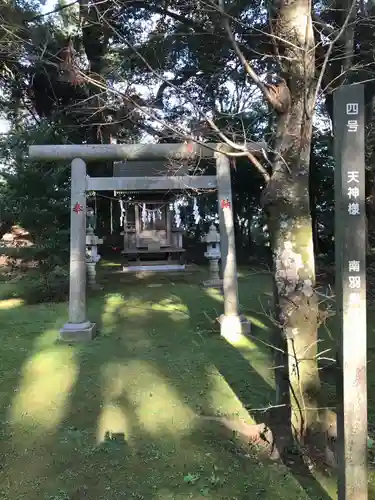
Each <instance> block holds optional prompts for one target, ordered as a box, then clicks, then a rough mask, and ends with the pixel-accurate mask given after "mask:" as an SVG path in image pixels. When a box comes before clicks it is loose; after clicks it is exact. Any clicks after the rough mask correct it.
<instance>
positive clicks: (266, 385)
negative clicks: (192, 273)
mask: <svg viewBox="0 0 375 500" xmlns="http://www.w3.org/2000/svg"><path fill="white" fill-rule="evenodd" d="M248 293H249V292H248ZM258 293H259V290H256V291H255V297H256V296H257V295H258ZM184 299H185V301H186V303H187V305H188V307H189V304H188V297H185V298H184ZM250 319H251V321H252V331H251V340H250V341H249V342H246V340H244V341H243V342H242V347H241V345H240V346H237V347H234V346H232V345H231V344H230V342H228V341H227V340H225V339H223V338H222V337H220V336H218V335H215V336H214V337H213V338H212V339H211V342H210V343H209V345H206V349H205V353H206V355H207V357H208V359H210V360H211V362H213V363H214V364H215V365H216V366H217V368H218V370H219V372H220V373H221V374H222V375H223V377H224V379H225V380H226V382H227V383H228V384H229V386H230V387H231V388H232V390H233V392H234V393H235V394H236V395H237V397H238V398H239V400H240V401H241V402H242V404H243V406H244V407H245V408H246V409H247V411H248V412H249V413H250V415H251V416H252V418H253V419H254V421H255V422H256V423H264V424H266V426H267V427H268V428H269V429H270V430H271V431H272V434H273V436H275V438H276V446H277V443H278V441H282V439H283V437H284V436H280V431H282V429H280V426H279V424H278V423H276V422H275V420H274V419H273V418H272V415H273V414H274V413H275V411H274V412H269V411H266V410H267V409H269V408H270V407H272V401H273V400H274V399H275V394H274V389H273V387H272V385H271V383H270V382H267V381H271V380H272V370H271V369H270V368H271V367H272V364H273V361H272V358H271V355H272V353H271V350H270V349H269V348H267V347H266V346H265V343H263V342H266V343H267V342H270V340H271V339H270V338H269V334H268V331H269V330H270V328H271V325H270V324H269V323H268V322H267V321H265V317H264V315H259V314H258V315H257V314H254V313H253V314H252V317H251V318H250ZM257 325H261V326H257ZM257 337H258V339H259V340H258V341H257V340H256V338H257ZM262 341H263V342H262ZM279 411H280V409H276V412H279ZM277 420H279V419H277ZM285 432H287V430H285ZM281 447H282V445H281ZM288 458H289V460H288V461H286V460H284V461H283V462H284V465H286V466H287V467H288V469H289V471H290V473H291V474H292V475H293V476H294V477H295V478H296V479H297V480H298V482H299V483H300V484H301V486H302V488H303V489H304V490H305V491H306V493H307V494H308V495H309V496H311V498H321V499H324V500H325V499H330V498H331V497H330V495H328V494H327V492H326V490H325V489H324V488H323V487H322V486H321V484H320V483H319V482H318V481H317V479H316V478H315V477H314V475H313V474H312V472H311V470H310V468H309V467H308V466H307V465H306V464H305V463H304V462H303V461H302V460H300V459H299V458H298V456H295V457H293V461H291V460H290V457H288Z"/></svg>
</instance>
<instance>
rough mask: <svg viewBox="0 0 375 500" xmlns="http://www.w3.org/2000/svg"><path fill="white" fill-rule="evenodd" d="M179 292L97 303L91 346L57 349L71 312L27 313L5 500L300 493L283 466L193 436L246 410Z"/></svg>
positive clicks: (164, 289) (7, 427)
mask: <svg viewBox="0 0 375 500" xmlns="http://www.w3.org/2000/svg"><path fill="white" fill-rule="evenodd" d="M150 284H152V283H150ZM153 284H160V283H153ZM143 285H145V282H143ZM178 286H179V285H178V284H177V285H175V287H177V288H178ZM181 286H182V287H186V286H187V285H186V284H185V283H184V284H182V285H181ZM189 286H190V285H189ZM171 287H173V285H172V284H169V285H168V286H161V287H159V286H157V287H150V288H147V287H146V286H143V288H142V290H140V289H139V288H138V287H137V286H132V287H125V289H123V290H122V294H119V293H114V294H108V295H106V294H103V295H102V296H97V297H95V298H93V299H91V301H90V310H89V317H90V319H96V320H98V323H99V327H100V335H99V336H98V338H97V339H95V340H94V341H93V342H92V343H90V344H86V345H81V346H69V345H60V344H55V342H54V339H55V338H56V327H58V326H61V325H62V324H63V323H64V321H65V320H66V316H65V315H66V305H65V304H62V305H58V306H56V305H51V304H50V305H48V306H47V307H44V306H35V307H26V308H25V309H24V310H23V311H24V312H25V314H26V318H25V317H23V318H22V322H21V321H20V325H22V328H23V329H24V331H23V332H21V335H20V337H21V338H20V346H19V347H20V348H21V347H22V349H24V357H22V359H21V357H20V358H19V359H18V358H17V362H16V363H13V364H12V363H11V362H10V364H9V369H10V368H11V366H12V367H13V368H14V370H13V375H12V377H13V378H12V387H14V393H13V394H12V393H10V391H8V390H7V391H6V395H5V397H6V399H7V401H5V405H4V406H6V407H7V409H6V410H5V411H4V414H3V422H5V423H4V425H3V428H2V433H3V434H2V438H3V441H2V443H3V450H5V451H6V464H4V465H5V466H4V468H3V469H2V470H1V471H0V481H1V484H2V485H5V486H4V488H3V491H2V494H3V496H4V498H9V499H11V498H12V499H13V498H17V499H18V498H19V499H21V498H28V499H31V500H34V499H35V500H36V499H40V498H46V499H47V498H48V499H54V500H57V499H58V500H62V499H68V498H69V499H72V500H73V499H79V498H86V497H87V498H92V499H93V500H95V499H99V498H100V499H103V500H104V499H106V498H111V499H112V498H147V499H153V500H159V499H162V498H163V499H165V498H166V499H168V498H171V499H172V498H181V499H183V498H186V499H187V498H193V499H194V498H197V499H200V498H211V499H214V498H215V499H220V498H222V499H224V498H230V497H232V498H238V499H247V498H249V496H250V495H252V493H253V492H255V493H256V495H255V498H269V497H270V496H271V497H273V496H277V497H279V498H290V495H293V496H296V495H298V494H299V489H297V486H296V485H295V484H294V483H293V480H292V478H285V477H284V475H285V473H284V471H283V470H281V469H280V468H277V467H275V466H273V465H271V466H269V467H268V466H267V467H265V466H263V467H261V463H260V462H259V460H258V459H257V458H256V457H249V458H247V459H246V460H245V461H244V460H243V458H241V457H237V456H235V455H233V452H232V450H230V449H227V448H226V447H225V445H224V444H223V443H222V442H221V441H220V440H219V439H218V438H217V437H215V436H209V435H206V434H205V433H204V432H203V430H202V431H199V432H198V435H199V438H198V439H196V438H195V437H194V436H193V434H194V430H195V429H197V428H199V423H197V419H196V414H197V413H198V412H207V413H208V414H210V413H213V412H215V411H217V410H218V409H221V410H223V411H227V412H232V411H233V412H237V411H239V412H240V411H241V404H240V403H239V402H237V401H236V399H235V398H233V395H232V394H231V392H230V390H229V388H227V385H226V383H225V381H224V380H223V379H222V377H221V376H220V374H219V373H218V372H217V370H216V371H215V373H214V374H212V373H211V372H212V371H213V369H214V367H213V365H212V366H210V364H209V362H208V360H207V358H206V355H205V354H204V352H202V348H201V344H200V343H199V340H197V339H200V336H199V335H197V334H196V332H195V331H194V330H193V329H192V328H193V323H191V318H190V317H189V312H188V311H187V309H186V306H185V305H184V304H183V303H182V302H181V300H180V299H179V293H178V292H177V293H173V292H171ZM156 289H157V300H155V296H156V292H155V290H156ZM190 291H191V294H192V295H193V296H194V299H195V297H197V299H198V300H197V302H196V305H197V306H202V300H203V299H204V295H202V294H201V293H199V289H197V288H196V287H195V285H193V286H192V288H191V290H190ZM48 308H49V309H48ZM40 310H42V312H41V313H38V311H40ZM57 311H58V312H59V314H58V319H57V320H56V312H57ZM46 315H47V316H46ZM20 316H21V315H20ZM46 318H47V319H48V318H50V320H51V322H50V323H49V321H46ZM31 319H33V320H34V321H36V324H34V326H35V328H30V326H29V325H30V320H31ZM6 325H7V328H10V325H9V324H8V323H7V321H4V322H3V326H6ZM46 327H47V329H48V328H49V327H50V328H51V330H49V331H47V332H45V329H46ZM51 334H53V337H54V338H52V337H51ZM10 346H11V344H9V348H10ZM21 363H22V365H23V366H22V367H21ZM9 386H10V385H9ZM222 392H224V393H225V394H222ZM280 484H283V487H285V488H283V489H285V491H281V490H280Z"/></svg>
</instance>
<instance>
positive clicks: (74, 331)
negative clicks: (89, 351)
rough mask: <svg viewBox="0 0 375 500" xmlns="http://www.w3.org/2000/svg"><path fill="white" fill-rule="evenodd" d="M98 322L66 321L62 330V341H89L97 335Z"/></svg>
mask: <svg viewBox="0 0 375 500" xmlns="http://www.w3.org/2000/svg"><path fill="white" fill-rule="evenodd" d="M95 333H96V323H91V322H90V321H86V322H85V323H65V325H64V326H63V327H62V328H61V330H60V341H62V342H87V341H89V340H92V339H93V338H94V337H95Z"/></svg>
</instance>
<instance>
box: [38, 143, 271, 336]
mask: <svg viewBox="0 0 375 500" xmlns="http://www.w3.org/2000/svg"><path fill="white" fill-rule="evenodd" d="M265 147H266V146H265V144H263V143H248V149H249V151H251V152H253V153H259V152H261V151H262V149H265ZM227 152H230V148H228V146H225V145H223V144H215V143H207V144H205V145H201V144H197V143H188V144H108V145H107V144H106V145H49V146H30V148H29V157H30V159H33V160H39V161H57V160H63V161H66V160H69V161H71V169H72V170H71V225H70V283H69V319H68V322H67V323H66V324H65V325H64V326H63V328H62V329H61V330H60V338H61V340H65V341H69V342H72V341H83V340H91V339H92V338H93V336H94V334H95V330H96V325H95V323H92V322H91V321H89V319H88V317H87V307H86V262H85V255H86V191H90V190H100V189H102V190H103V189H105V190H112V189H113V190H116V189H117V190H121V188H122V189H126V186H125V185H124V181H125V178H124V179H122V178H119V177H98V178H91V177H89V176H87V174H86V161H90V162H93V161H103V160H107V161H108V160H113V161H116V160H117V161H121V160H163V159H168V158H169V159H176V160H183V159H190V160H192V159H199V158H213V157H214V158H215V159H216V179H215V176H194V175H192V176H181V177H178V176H176V177H169V178H165V179H161V178H160V177H158V178H155V179H153V178H149V179H148V181H149V182H151V183H152V182H157V183H158V185H159V186H160V187H159V189H176V188H184V187H185V188H193V189H194V188H196V189H202V188H207V187H214V186H213V184H216V187H217V191H218V204H219V219H220V235H221V255H222V258H221V269H222V276H223V288H224V314H223V315H222V316H221V321H220V332H221V334H222V335H224V336H225V335H227V334H236V333H242V331H243V329H244V325H245V323H244V321H243V319H242V318H241V317H240V315H239V307H238V285H237V266H236V248H235V237H234V223H233V210H232V189H231V174H230V161H229V157H228V156H227V154H226V153H227ZM205 178H206V179H207V180H205ZM129 181H130V178H127V179H126V182H127V183H128V182H129Z"/></svg>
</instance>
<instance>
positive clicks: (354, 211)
mask: <svg viewBox="0 0 375 500" xmlns="http://www.w3.org/2000/svg"><path fill="white" fill-rule="evenodd" d="M347 183H348V184H349V186H348V191H347V193H348V198H349V201H350V203H349V204H348V214H349V215H360V213H361V211H360V209H359V203H358V201H357V200H358V198H359V188H358V186H356V185H355V184H359V172H358V170H350V171H349V172H348V178H347Z"/></svg>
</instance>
